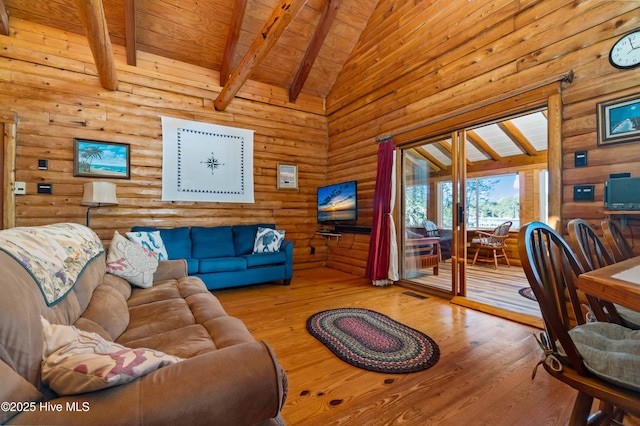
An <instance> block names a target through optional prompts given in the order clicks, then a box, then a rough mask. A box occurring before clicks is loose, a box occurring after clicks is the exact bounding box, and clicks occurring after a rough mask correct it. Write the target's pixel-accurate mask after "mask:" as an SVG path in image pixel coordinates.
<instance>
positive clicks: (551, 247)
mask: <svg viewBox="0 0 640 426" xmlns="http://www.w3.org/2000/svg"><path fill="white" fill-rule="evenodd" d="M518 250H519V253H520V260H521V261H522V267H523V269H524V271H525V274H526V276H527V279H528V280H529V284H530V285H531V288H532V289H533V292H534V294H535V295H536V299H537V300H538V303H539V304H540V310H541V312H542V317H543V320H544V324H545V332H544V333H541V335H540V340H539V343H540V345H541V347H542V348H543V350H544V351H545V362H543V363H542V364H543V366H544V369H545V371H547V373H549V374H550V375H551V376H553V377H555V378H556V379H558V380H560V381H562V382H564V383H566V384H568V385H569V386H571V387H573V388H574V389H576V390H577V391H578V395H577V397H576V400H575V403H574V406H573V411H572V414H571V420H570V424H571V425H586V424H601V423H602V422H606V421H609V420H611V419H613V418H616V419H620V418H621V417H622V416H623V415H624V413H628V414H632V415H634V416H638V415H640V392H637V391H634V390H630V389H627V388H626V387H622V386H618V385H615V384H613V383H611V382H610V381H607V380H604V379H602V378H600V377H598V376H596V375H594V374H592V372H590V371H589V370H588V369H587V367H586V365H585V362H584V359H583V357H582V356H581V354H580V352H578V348H577V346H576V344H574V341H573V339H572V337H571V335H570V333H569V332H570V330H572V329H574V328H575V327H585V324H586V321H585V319H584V316H583V314H584V312H583V310H582V308H581V300H580V298H579V297H578V292H577V290H576V287H575V280H576V279H577V277H578V276H579V275H580V274H581V273H583V272H584V269H583V267H582V265H581V264H580V262H579V261H578V259H577V258H576V256H575V255H574V253H573V251H572V249H571V247H570V246H569V245H568V244H567V242H566V241H565V240H564V239H563V238H562V236H560V235H559V234H558V233H557V232H556V231H555V230H553V229H552V228H550V227H549V226H548V225H545V224H543V223H540V222H532V223H529V224H526V225H525V226H524V227H522V228H521V229H520V232H519V234H518ZM570 313H572V315H570ZM606 325H607V326H609V327H613V328H617V329H620V330H622V329H624V330H627V331H628V329H625V328H624V327H622V326H619V325H616V324H606ZM559 347H561V348H562V350H563V355H561V354H560V352H559ZM554 360H555V361H559V362H554ZM594 398H595V399H598V400H600V401H601V404H600V407H599V409H598V411H596V412H594V413H593V414H592V413H591V409H592V406H593V399H594Z"/></svg>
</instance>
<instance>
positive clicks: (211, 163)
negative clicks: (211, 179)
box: [200, 152, 225, 175]
mask: <svg viewBox="0 0 640 426" xmlns="http://www.w3.org/2000/svg"><path fill="white" fill-rule="evenodd" d="M200 163H201V164H206V165H207V168H208V169H211V174H212V175H213V174H215V170H217V169H218V167H220V166H224V165H225V163H221V162H220V160H218V159H217V158H216V157H215V154H214V153H213V152H212V153H211V157H209V158H207V161H201V162H200Z"/></svg>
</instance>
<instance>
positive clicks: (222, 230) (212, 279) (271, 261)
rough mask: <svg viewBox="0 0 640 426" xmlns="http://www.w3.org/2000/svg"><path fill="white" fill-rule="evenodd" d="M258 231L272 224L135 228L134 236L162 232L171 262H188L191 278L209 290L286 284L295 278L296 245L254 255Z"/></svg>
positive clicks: (291, 244) (287, 242) (284, 245)
mask: <svg viewBox="0 0 640 426" xmlns="http://www.w3.org/2000/svg"><path fill="white" fill-rule="evenodd" d="M258 227H263V228H272V229H275V225H273V224H255V225H235V226H213V227H203V226H193V227H190V228H189V227H180V228H153V227H147V226H134V227H133V228H131V231H132V232H145V231H146V232H149V231H160V237H161V238H162V241H163V242H164V245H165V248H166V249H167V255H168V256H169V260H173V259H186V261H187V268H188V273H189V275H193V276H196V277H198V278H200V279H201V280H202V281H204V283H205V285H206V286H207V288H208V289H209V290H216V289H222V288H229V287H238V286H243V285H249V284H259V283H265V282H270V281H275V280H283V281H284V284H285V285H289V284H290V283H291V277H292V276H293V241H289V240H284V241H283V242H282V245H281V246H280V251H279V252H275V253H258V254H255V253H253V245H254V241H255V237H256V233H257V231H258Z"/></svg>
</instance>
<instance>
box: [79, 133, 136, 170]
mask: <svg viewBox="0 0 640 426" xmlns="http://www.w3.org/2000/svg"><path fill="white" fill-rule="evenodd" d="M130 165H131V156H130V153H129V144H128V143H116V142H104V141H94V140H89V139H79V138H74V139H73V175H74V176H85V177H102V178H112V179H130V173H131V172H130V170H131V167H130Z"/></svg>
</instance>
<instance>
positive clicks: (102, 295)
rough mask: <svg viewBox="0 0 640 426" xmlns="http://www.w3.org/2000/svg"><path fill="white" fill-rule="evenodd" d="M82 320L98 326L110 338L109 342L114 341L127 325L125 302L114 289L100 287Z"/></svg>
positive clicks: (127, 312) (104, 286)
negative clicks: (84, 319) (105, 331)
mask: <svg viewBox="0 0 640 426" xmlns="http://www.w3.org/2000/svg"><path fill="white" fill-rule="evenodd" d="M82 318H86V319H89V320H91V321H93V322H95V323H96V324H98V325H100V326H101V327H102V328H104V329H105V330H107V332H108V333H109V335H110V336H111V338H110V339H109V340H116V339H117V338H118V337H119V336H120V335H121V334H122V332H123V331H125V330H126V329H127V326H128V325H129V309H128V308H127V301H126V300H125V299H124V297H123V296H122V294H121V293H119V292H118V290H116V289H115V288H113V287H111V286H108V285H101V286H99V287H98V288H96V289H95V291H94V292H93V297H92V298H91V302H89V306H87V309H86V310H85V311H84V313H83V314H82Z"/></svg>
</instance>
